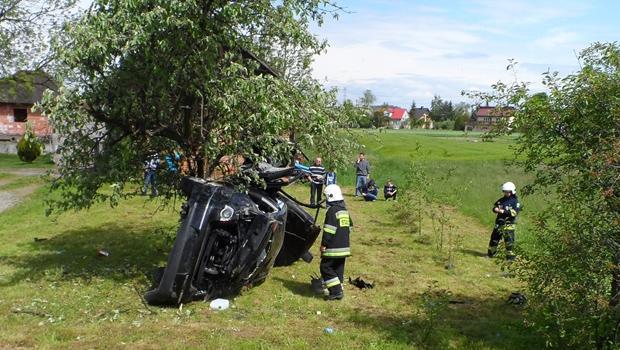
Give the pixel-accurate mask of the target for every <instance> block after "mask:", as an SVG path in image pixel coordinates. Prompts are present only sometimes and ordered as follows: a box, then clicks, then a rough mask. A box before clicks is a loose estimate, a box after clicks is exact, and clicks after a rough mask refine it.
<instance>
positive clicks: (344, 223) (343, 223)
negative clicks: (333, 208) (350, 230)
mask: <svg viewBox="0 0 620 350" xmlns="http://www.w3.org/2000/svg"><path fill="white" fill-rule="evenodd" d="M336 219H338V225H339V226H340V227H349V226H351V219H350V216H349V212H348V211H346V210H341V211H338V212H336Z"/></svg>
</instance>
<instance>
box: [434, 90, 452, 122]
mask: <svg viewBox="0 0 620 350" xmlns="http://www.w3.org/2000/svg"><path fill="white" fill-rule="evenodd" d="M430 116H431V119H433V120H434V121H446V120H452V119H454V107H453V106H452V101H444V100H443V99H442V98H441V96H439V95H435V96H434V97H433V100H432V101H431V113H430Z"/></svg>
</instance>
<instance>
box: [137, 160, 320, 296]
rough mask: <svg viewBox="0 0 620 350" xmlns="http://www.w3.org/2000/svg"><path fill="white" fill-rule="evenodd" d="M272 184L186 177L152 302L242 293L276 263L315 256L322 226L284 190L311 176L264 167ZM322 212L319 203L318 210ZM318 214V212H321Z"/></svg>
mask: <svg viewBox="0 0 620 350" xmlns="http://www.w3.org/2000/svg"><path fill="white" fill-rule="evenodd" d="M258 175H259V176H260V177H261V178H262V179H263V180H264V181H265V183H266V187H265V186H263V187H259V186H251V187H250V189H249V190H248V191H247V192H240V191H236V190H235V188H234V186H232V185H230V184H225V183H219V182H207V181H205V180H203V179H199V178H192V177H188V178H184V179H183V180H182V182H181V189H182V192H183V193H184V194H185V195H186V196H187V198H188V200H187V202H186V203H185V204H184V205H183V210H182V212H181V224H180V227H179V229H178V231H177V237H176V240H175V242H174V245H173V247H172V251H171V252H170V255H169V257H168V264H167V266H166V267H165V268H163V269H160V270H159V274H158V275H157V276H156V277H155V285H156V287H155V288H154V289H152V290H150V291H148V292H147V293H146V294H145V296H144V297H145V299H146V301H147V302H148V303H149V304H153V305H179V304H181V303H186V302H189V301H192V300H199V299H205V300H208V299H214V298H217V297H221V296H226V295H231V294H237V293H239V292H240V290H241V289H242V288H244V287H249V286H255V285H258V284H260V283H262V282H263V281H264V280H265V279H266V278H267V275H268V274H269V271H270V269H271V268H272V267H273V266H274V265H275V266H286V265H291V264H292V263H294V262H295V261H297V260H299V259H303V260H306V261H310V260H312V255H311V254H310V253H309V249H310V247H311V246H312V244H313V243H314V241H315V240H316V238H317V236H318V234H319V232H320V228H319V227H317V226H316V225H315V219H316V216H315V217H312V216H311V215H310V214H308V213H307V212H306V211H305V210H304V209H303V208H302V207H301V206H300V204H301V203H299V202H297V201H296V200H295V199H294V198H293V197H291V196H289V195H287V194H286V193H285V192H284V191H282V187H283V186H286V185H288V184H290V183H293V182H295V181H296V180H298V179H300V178H302V177H305V176H309V174H308V172H307V170H305V169H304V168H303V167H300V166H296V167H286V168H275V167H272V166H270V165H268V164H260V165H259V166H258ZM317 210H318V208H317ZM317 214H318V212H317Z"/></svg>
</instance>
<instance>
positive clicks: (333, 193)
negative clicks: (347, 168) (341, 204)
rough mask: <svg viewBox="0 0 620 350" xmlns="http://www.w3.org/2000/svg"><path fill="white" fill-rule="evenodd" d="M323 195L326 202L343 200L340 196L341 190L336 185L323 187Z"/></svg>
mask: <svg viewBox="0 0 620 350" xmlns="http://www.w3.org/2000/svg"><path fill="white" fill-rule="evenodd" d="M323 193H325V197H326V198H327V201H328V202H336V201H342V200H344V197H343V196H342V190H341V189H340V186H338V185H334V184H332V185H327V186H325V190H324V191H323Z"/></svg>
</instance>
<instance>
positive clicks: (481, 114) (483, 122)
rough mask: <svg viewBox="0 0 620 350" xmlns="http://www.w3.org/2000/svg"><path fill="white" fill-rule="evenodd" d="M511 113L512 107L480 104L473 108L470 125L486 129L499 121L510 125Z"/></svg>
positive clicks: (474, 127)
mask: <svg viewBox="0 0 620 350" xmlns="http://www.w3.org/2000/svg"><path fill="white" fill-rule="evenodd" d="M513 114H514V108H513V107H501V108H499V107H494V106H480V107H478V108H476V109H475V110H474V112H473V114H472V118H471V121H470V126H471V127H472V128H473V129H474V130H479V131H487V130H490V129H492V128H493V126H495V125H497V124H500V123H506V125H511V124H512V122H513V120H514V116H513Z"/></svg>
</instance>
